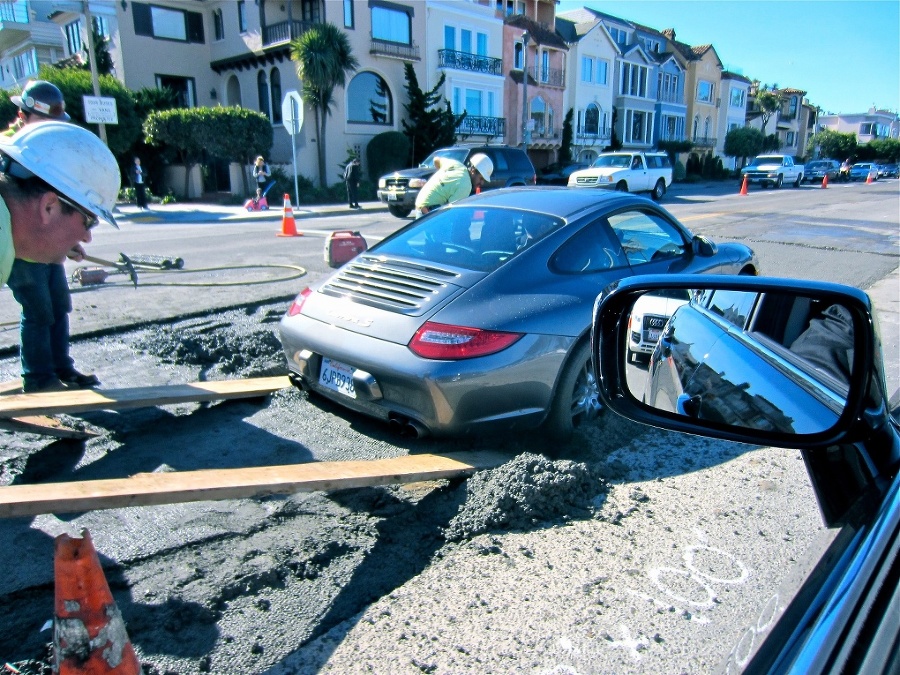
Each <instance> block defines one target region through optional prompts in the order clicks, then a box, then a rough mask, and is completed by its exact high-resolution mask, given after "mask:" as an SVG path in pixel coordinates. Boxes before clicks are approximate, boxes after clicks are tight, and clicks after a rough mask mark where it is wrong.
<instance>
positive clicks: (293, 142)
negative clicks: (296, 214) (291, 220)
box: [291, 98, 300, 205]
mask: <svg viewBox="0 0 900 675" xmlns="http://www.w3.org/2000/svg"><path fill="white" fill-rule="evenodd" d="M291 112H292V113H293V114H292V115H291V154H292V155H293V157H294V204H297V205H299V204H300V188H299V187H298V182H297V134H298V133H299V131H300V125H299V124H298V120H297V101H295V100H294V99H293V98H291Z"/></svg>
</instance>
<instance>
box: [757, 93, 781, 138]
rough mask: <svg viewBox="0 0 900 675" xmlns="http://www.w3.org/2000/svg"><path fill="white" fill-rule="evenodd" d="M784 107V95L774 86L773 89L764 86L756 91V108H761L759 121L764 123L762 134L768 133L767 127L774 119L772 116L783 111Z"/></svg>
mask: <svg viewBox="0 0 900 675" xmlns="http://www.w3.org/2000/svg"><path fill="white" fill-rule="evenodd" d="M782 105H784V95H783V94H782V93H781V92H779V91H778V90H777V88H776V87H775V86H774V85H773V87H772V88H771V89H768V88H767V85H762V87H759V88H758V89H757V91H756V107H757V108H759V119H760V120H761V121H762V132H763V134H765V133H766V125H767V124H768V123H769V120H770V119H772V115H774V114H775V113H776V112H778V111H779V110H781V106H782Z"/></svg>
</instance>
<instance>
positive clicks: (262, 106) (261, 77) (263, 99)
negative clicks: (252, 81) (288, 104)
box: [256, 70, 272, 119]
mask: <svg viewBox="0 0 900 675" xmlns="http://www.w3.org/2000/svg"><path fill="white" fill-rule="evenodd" d="M256 91H257V93H258V94H259V112H261V113H262V114H263V115H265V116H266V117H268V118H269V119H272V115H271V113H270V110H271V108H270V107H269V83H268V81H267V80H266V71H264V70H261V71H259V72H258V73H257V74H256Z"/></svg>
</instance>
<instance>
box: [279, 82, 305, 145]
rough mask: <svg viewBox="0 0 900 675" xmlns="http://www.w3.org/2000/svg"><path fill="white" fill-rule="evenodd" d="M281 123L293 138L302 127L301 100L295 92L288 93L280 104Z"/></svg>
mask: <svg viewBox="0 0 900 675" xmlns="http://www.w3.org/2000/svg"><path fill="white" fill-rule="evenodd" d="M281 123H282V124H284V128H285V129H287V132H288V133H289V134H290V135H291V136H293V135H294V134H297V133H300V128H301V127H302V126H303V98H302V97H301V96H300V94H298V93H297V92H296V91H289V92H288V93H287V94H285V97H284V101H282V102H281Z"/></svg>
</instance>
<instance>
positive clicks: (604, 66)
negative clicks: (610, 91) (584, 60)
mask: <svg viewBox="0 0 900 675" xmlns="http://www.w3.org/2000/svg"><path fill="white" fill-rule="evenodd" d="M608 72H609V63H607V62H606V61H604V60H603V59H597V84H606V82H607V79H606V78H607V73H608Z"/></svg>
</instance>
